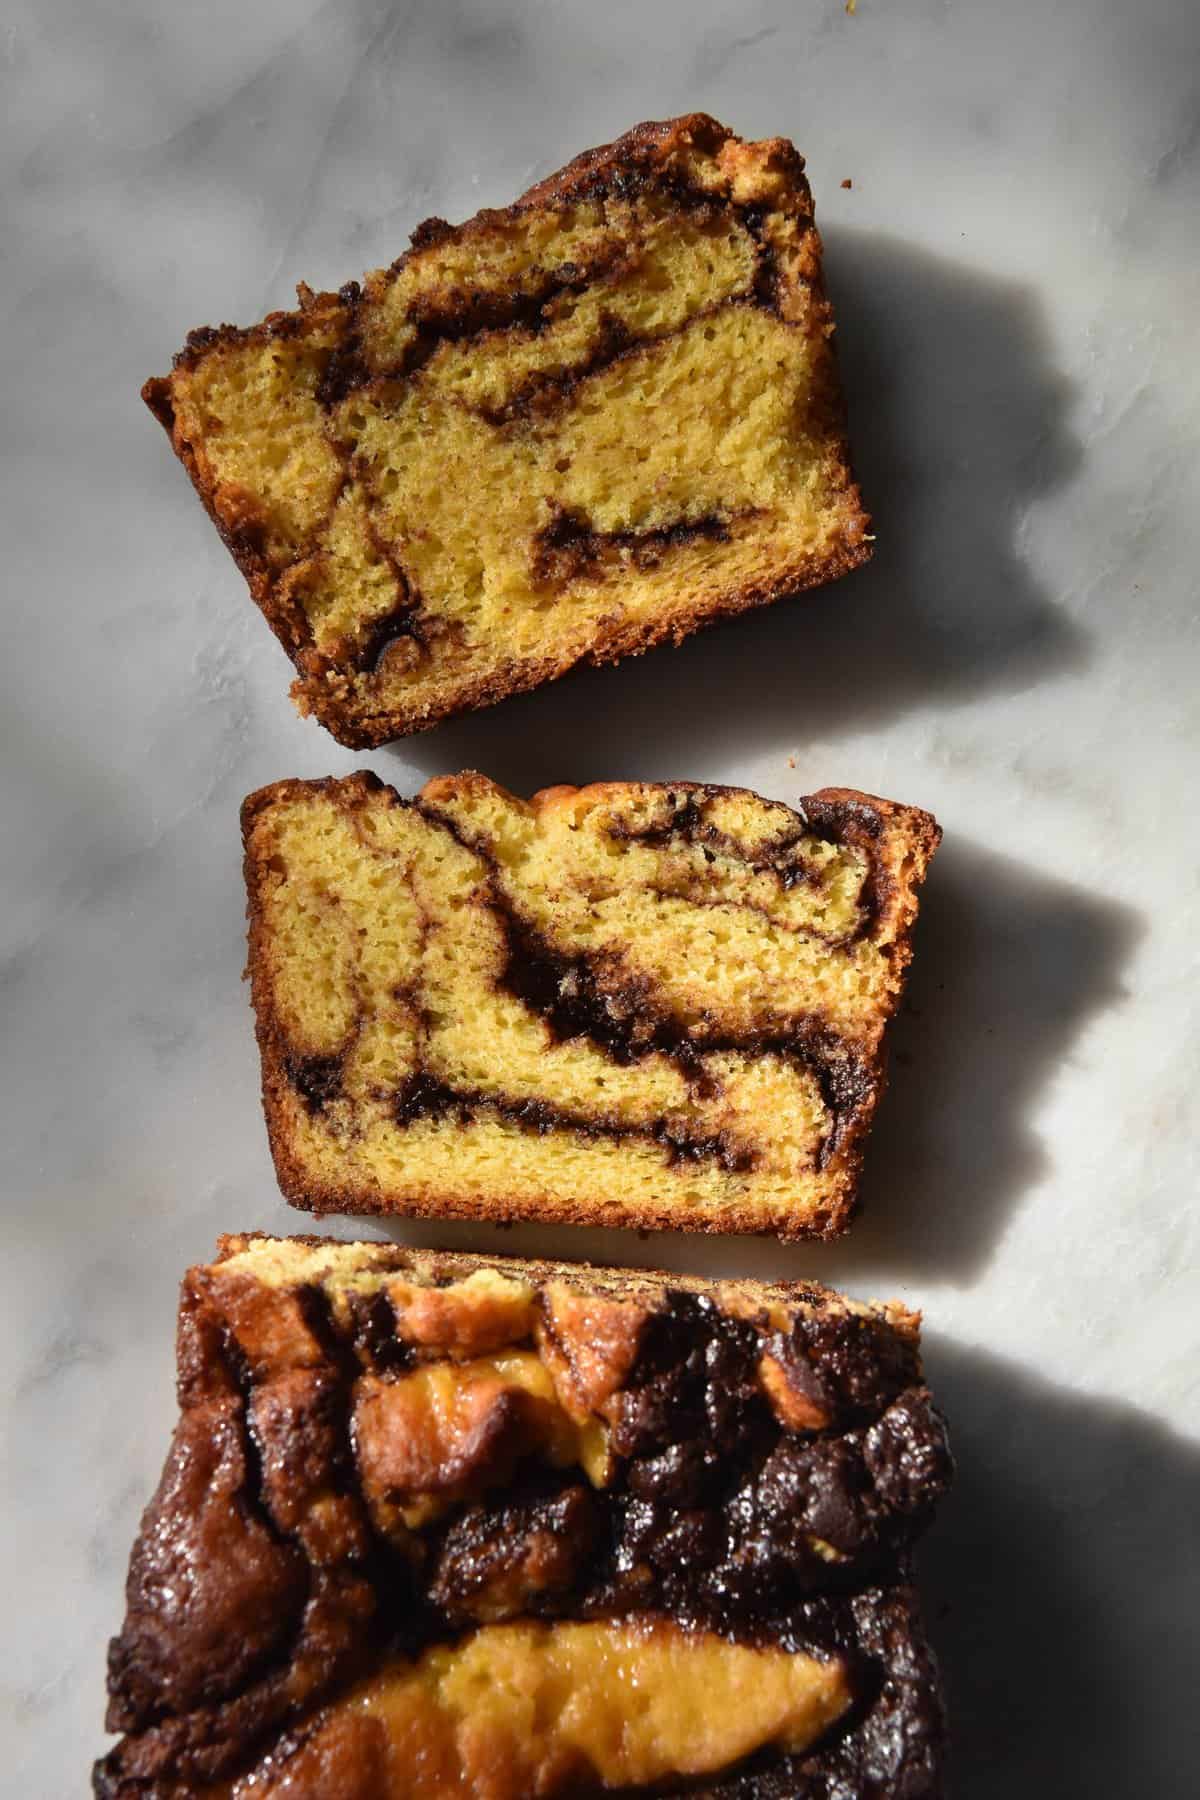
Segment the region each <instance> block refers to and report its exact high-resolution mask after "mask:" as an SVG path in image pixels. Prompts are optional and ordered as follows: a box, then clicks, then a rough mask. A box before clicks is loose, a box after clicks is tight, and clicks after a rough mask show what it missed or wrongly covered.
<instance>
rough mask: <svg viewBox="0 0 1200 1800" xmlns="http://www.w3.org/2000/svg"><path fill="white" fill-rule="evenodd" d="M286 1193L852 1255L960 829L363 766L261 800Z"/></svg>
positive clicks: (632, 785)
mask: <svg viewBox="0 0 1200 1800" xmlns="http://www.w3.org/2000/svg"><path fill="white" fill-rule="evenodd" d="M243 833H244V838H245V846H246V878H247V886H248V892H249V915H250V959H249V974H250V979H251V984H252V996H253V1002H254V1007H255V1012H256V1015H257V1026H258V1039H259V1044H260V1047H261V1051H262V1063H263V1092H264V1099H265V1106H266V1115H267V1124H268V1128H269V1132H270V1139H271V1147H272V1150H273V1152H274V1157H275V1165H276V1169H277V1172H278V1175H279V1179H280V1184H281V1186H282V1188H283V1191H284V1193H285V1194H286V1195H287V1197H288V1198H289V1199H290V1200H291V1201H293V1202H294V1203H295V1204H297V1205H299V1206H303V1207H308V1208H311V1209H313V1210H316V1211H318V1212H386V1213H393V1212H394V1213H412V1214H421V1213H424V1214H459V1215H462V1216H464V1217H468V1218H484V1219H489V1218H490V1219H500V1220H510V1219H541V1220H559V1221H571V1222H574V1223H578V1224H590V1225H625V1226H636V1227H644V1228H667V1227H669V1228H673V1229H676V1230H689V1231H696V1230H701V1231H742V1232H750V1231H757V1232H766V1231H769V1232H776V1233H778V1234H779V1235H780V1236H781V1237H801V1236H812V1235H832V1234H835V1233H837V1232H840V1231H842V1230H843V1229H844V1228H845V1226H846V1224H847V1223H848V1220H849V1216H850V1212H851V1208H852V1204H853V1200H854V1194H855V1183H856V1177H857V1173H858V1168H859V1162H860V1159H861V1154H862V1148H863V1140H864V1137H865V1134H866V1131H867V1127H868V1124H869V1122H870V1119H871V1115H872V1113H873V1111H874V1109H875V1105H876V1101H877V1098H878V1096H879V1093H880V1088H881V1083H882V1079H883V1072H884V1057H883V1035H884V1028H885V1025H886V1022H887V1019H888V1016H889V1015H890V1014H891V1013H892V1012H893V1010H894V1009H895V1007H896V1004H897V1001H898V999H899V995H900V991H901V985H902V979H903V975H904V970H905V966H906V964H907V962H908V958H909V954H910V935H911V930H912V926H913V921H914V918H915V915H916V910H917V889H918V886H919V884H920V882H921V880H922V878H923V876H924V874H925V869H926V865H927V863H928V860H929V858H930V856H931V855H932V853H933V851H934V849H935V847H936V845H937V842H938V837H939V832H938V828H937V826H936V825H935V823H934V821H933V820H932V819H931V818H930V817H929V815H928V814H927V813H923V812H920V811H918V810H917V809H915V808H913V807H906V806H899V805H896V804H895V803H893V802H891V801H887V800H878V799H873V798H871V797H869V796H867V795H865V794H859V793H854V792H850V791H846V790H840V789H826V790H824V791H823V792H821V793H818V794H813V795H810V796H809V797H808V798H806V799H804V800H802V801H800V802H799V803H798V805H797V806H795V807H788V806H783V805H779V804H776V803H773V802H770V801H767V800H763V799H760V798H759V797H758V796H757V795H754V794H751V793H748V792H746V791H745V790H742V789H737V788H719V787H707V786H698V785H695V784H689V783H685V782H678V783H673V784H668V785H663V784H656V783H653V782H602V783H598V784H596V785H593V786H590V787H585V788H570V787H558V788H549V789H547V790H545V791H544V792H543V793H540V794H538V795H536V796H535V797H534V799H533V800H532V802H529V803H526V802H525V801H522V800H519V799H517V798H516V797H514V796H513V795H512V794H509V793H507V792H505V790H504V789H503V788H500V787H497V786H496V785H495V784H494V783H493V782H491V781H489V780H487V779H486V778H485V777H484V776H482V775H476V774H463V775H456V776H449V777H444V778H441V779H438V780H434V781H431V782H429V783H428V784H427V785H426V787H425V788H424V789H423V790H422V792H421V794H420V795H419V796H418V797H417V799H415V800H414V801H411V802H410V801H406V800H402V799H401V798H400V796H399V795H398V794H396V793H395V792H394V791H393V790H392V789H391V788H388V787H385V786H384V785H383V784H382V783H381V782H379V781H378V780H376V779H375V778H374V777H373V776H371V775H367V774H360V775H354V776H350V777H348V778H346V779H344V780H338V781H315V782H308V781H283V782H279V783H277V784H275V785H274V786H272V787H268V788H264V789H262V790H261V791H260V792H259V793H256V794H253V795H252V796H251V797H250V798H249V799H248V800H247V801H246V803H245V806H244V808H243Z"/></svg>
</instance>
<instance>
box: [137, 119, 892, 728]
mask: <svg viewBox="0 0 1200 1800" xmlns="http://www.w3.org/2000/svg"><path fill="white" fill-rule="evenodd" d="M803 171H804V163H803V159H802V158H801V157H800V156H799V155H798V154H797V152H796V151H795V149H794V148H793V147H792V145H791V144H790V143H787V142H786V141H785V140H783V139H782V138H771V139H768V140H766V141H764V142H761V143H744V142H742V140H741V139H739V138H736V137H734V136H733V135H732V134H731V133H730V132H729V131H727V130H726V129H725V127H724V126H722V125H718V124H717V123H716V121H715V120H713V119H709V118H706V117H704V116H703V115H700V114H693V115H691V116H690V117H687V118H682V119H675V120H672V121H670V122H669V123H666V124H655V125H641V126H639V127H637V129H636V130H634V131H631V132H630V133H629V134H628V135H627V136H625V137H623V138H620V139H618V140H617V142H616V143H614V144H610V145H608V146H607V147H606V148H604V149H602V150H594V151H590V152H588V153H587V154H585V155H583V156H581V157H579V158H577V159H576V160H575V161H574V162H573V163H571V164H569V165H568V167H567V168H565V169H563V170H562V171H561V172H560V173H559V174H558V175H555V176H552V177H551V178H550V179H549V180H547V181H543V182H542V183H540V184H539V185H538V186H537V187H535V188H533V189H532V190H531V191H530V192H529V193H527V194H526V195H524V196H523V198H522V199H520V200H518V201H517V202H516V204H515V205H513V206H510V207H508V208H507V209H505V210H502V211H486V212H481V213H479V214H477V216H476V217H475V218H473V219H471V220H470V221H468V223H467V224H465V225H461V226H458V227H451V226H449V225H447V224H445V223H444V221H442V220H440V219H431V220H429V221H428V222H427V223H426V224H424V225H422V226H421V227H420V229H419V230H418V231H417V232H416V233H415V234H414V236H413V241H412V248H411V249H410V250H408V251H407V252H406V253H405V254H404V255H403V256H402V257H400V259H399V261H398V262H395V263H393V264H392V266H391V267H390V268H387V269H383V270H380V271H378V272H377V273H375V274H373V275H370V276H368V277H367V278H366V279H365V281H364V282H363V283H362V284H361V285H360V284H359V283H357V282H350V283H349V284H348V285H347V286H345V287H343V288H342V289H341V290H340V292H338V293H336V294H335V293H324V294H314V293H312V292H311V291H310V290H309V289H307V288H305V287H303V286H302V287H301V288H300V290H299V292H300V306H299V310H298V311H296V312H290V313H288V312H281V313H272V314H271V315H270V317H268V318H267V319H265V320H264V321H263V322H262V323H261V324H259V325H255V326H252V327H250V328H249V329H245V330H239V329H235V328H234V327H232V326H229V325H222V326H220V327H219V328H216V329H213V328H204V329H201V330H198V331H194V332H192V334H191V335H190V337H189V338H188V341H187V346H186V348H185V349H184V350H183V351H181V352H180V354H179V355H178V356H177V357H176V359H175V366H174V369H173V371H172V373H171V374H170V375H168V376H165V377H163V378H161V379H155V380H152V381H150V382H148V383H147V384H146V387H145V389H144V393H145V398H146V400H147V401H148V403H149V405H150V406H151V408H152V409H153V411H154V412H155V413H156V414H157V416H158V417H159V419H160V420H161V421H162V423H163V424H164V425H165V426H166V427H167V430H168V431H169V433H170V435H171V441H172V443H173V445H174V447H175V450H176V453H177V454H178V456H179V457H180V459H181V460H182V462H183V463H184V466H185V467H186V469H187V471H188V473H189V474H190V476H191V478H192V480H193V482H194V483H195V486H196V489H197V491H198V493H199V495H200V497H201V499H202V500H203V502H204V504H205V506H206V507H207V508H208V511H209V513H210V514H211V516H212V518H213V520H214V522H215V524H216V525H217V528H218V530H219V531H220V532H221V535H222V536H223V538H224V539H225V541H226V543H227V544H228V546H229V548H230V549H231V550H232V552H233V554H234V556H235V557H236V559H237V561H238V563H239V564H240V566H241V568H242V570H243V572H244V574H245V576H246V578H247V580H248V582H249V585H250V590H251V593H252V594H253V596H254V599H255V600H256V601H257V602H258V604H259V606H260V607H261V608H262V610H263V612H264V613H265V615H266V617H267V620H268V621H269V623H270V625H271V626H272V628H273V630H274V631H275V633H276V635H277V636H278V637H279V639H280V641H281V642H282V643H283V645H284V647H285V649H286V650H287V652H288V654H289V655H290V656H291V658H292V660H293V662H294V663H295V665H296V668H297V670H298V679H297V680H296V682H295V684H294V686H293V690H292V691H293V695H294V697H295V700H296V702H297V704H298V706H299V707H300V710H301V711H302V712H305V713H312V714H314V715H315V716H316V717H317V718H318V719H320V720H321V722H322V723H323V724H324V725H326V726H327V727H328V729H329V730H330V731H331V732H333V734H334V735H335V736H336V737H338V738H340V739H341V741H342V742H343V743H345V744H351V745H359V746H361V745H372V744H379V743H382V742H384V741H385V740H386V739H389V738H394V737H397V736H400V735H401V734H404V733H407V732H411V731H417V730H420V729H422V728H423V727H425V726H428V725H431V724H433V723H434V722H435V721H436V720H438V719H441V718H444V717H445V716H447V715H448V714H451V713H458V712H462V711H463V710H465V709H468V708H472V707H478V706H484V705H487V704H490V703H491V702H493V701H496V700H500V699H502V698H503V697H504V696H505V695H507V694H513V693H517V692H520V691H522V690H524V689H528V688H532V687H536V686H538V685H539V684H540V683H542V682H545V681H549V680H551V679H553V678H554V677H556V676H558V675H561V674H563V673H564V672H565V671H566V670H567V669H569V668H571V667H572V666H573V665H574V664H577V663H580V662H588V661H590V662H611V661H614V660H615V659H616V658H618V657H621V656H625V655H628V654H630V653H632V652H635V651H640V650H645V649H647V648H648V647H649V646H650V645H652V644H655V643H658V642H659V641H660V640H663V639H673V640H674V641H676V642H678V641H679V640H680V639H681V638H683V637H685V636H686V635H687V634H688V633H689V632H692V631H694V630H695V629H696V628H697V627H698V626H701V625H704V624H706V623H708V622H709V621H711V620H715V619H718V618H721V617H723V616H726V615H729V614H733V613H739V612H742V611H744V610H745V609H746V608H748V607H753V606H761V605H763V604H765V603H766V602H768V601H772V600H776V599H778V598H779V597H781V596H782V595H786V594H790V593H793V592H794V591H796V590H797V589H801V588H807V587H812V586H813V585H814V584H816V583H819V582H825V581H828V580H830V579H832V578H833V577H834V576H837V575H841V574H842V573H844V572H845V571H846V570H849V569H851V568H853V567H854V566H855V565H856V564H858V563H861V562H862V561H864V560H865V559H866V557H867V556H868V555H869V553H870V538H869V532H868V521H867V519H866V516H865V514H864V512H863V509H862V504H861V502H860V499H859V494H858V490H857V488H856V487H855V484H854V481H853V479H852V476H851V473H850V468H849V462H848V452H847V446H846V435H845V427H844V421H843V411H842V403H841V397H840V390H839V386H838V379H837V371H836V365H835V359H834V352H833V344H832V332H833V321H832V316H831V312H830V307H829V303H828V301H827V299H826V297H825V292H824V288H823V286H822V279H821V245H820V240H819V238H818V236H817V232H816V229H815V227H814V224H813V214H812V199H811V195H810V193H809V188H808V183H807V182H806V180H805V178H804V172H803Z"/></svg>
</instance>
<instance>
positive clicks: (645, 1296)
mask: <svg viewBox="0 0 1200 1800" xmlns="http://www.w3.org/2000/svg"><path fill="white" fill-rule="evenodd" d="M348 1241H349V1242H353V1241H355V1240H347V1239H345V1238H335V1237H331V1236H330V1235H329V1234H328V1233H325V1232H311V1231H305V1232H292V1233H290V1234H289V1235H288V1236H287V1237H280V1236H279V1234H278V1233H277V1232H271V1231H227V1232H222V1233H221V1235H220V1236H219V1237H218V1239H217V1254H216V1255H215V1256H214V1258H213V1265H212V1266H216V1265H217V1264H219V1263H223V1262H228V1260H229V1258H230V1257H231V1256H237V1255H239V1254H240V1253H241V1252H242V1251H243V1250H248V1249H250V1248H251V1246H252V1245H254V1244H260V1243H265V1244H304V1245H305V1246H306V1247H307V1248H309V1249H314V1250H319V1249H321V1248H323V1247H324V1246H325V1245H328V1246H329V1247H330V1248H331V1249H345V1247H346V1244H347V1242H348ZM370 1248H371V1249H372V1250H386V1251H387V1255H388V1266H389V1269H394V1270H395V1271H396V1272H397V1273H400V1274H405V1273H412V1274H414V1275H416V1276H418V1277H419V1278H420V1279H421V1280H423V1281H428V1282H431V1283H438V1284H441V1283H445V1282H450V1281H461V1280H465V1279H466V1277H467V1276H469V1275H473V1274H475V1273H476V1272H477V1271H478V1270H480V1269H486V1270H494V1271H495V1272H496V1273H497V1274H499V1275H507V1276H509V1277H510V1278H511V1279H512V1280H513V1281H524V1282H528V1284H529V1285H530V1286H531V1287H534V1288H538V1289H541V1288H545V1287H548V1286H549V1285H550V1284H551V1283H552V1282H565V1283H566V1284H567V1286H569V1287H572V1288H575V1289H577V1290H578V1291H579V1292H580V1293H584V1294H601V1295H603V1296H604V1298H605V1299H608V1300H631V1301H634V1302H636V1303H638V1304H642V1305H645V1304H651V1305H655V1306H660V1305H663V1304H665V1302H666V1300H667V1297H668V1295H670V1294H672V1293H685V1294H704V1295H707V1296H708V1298H709V1299H711V1300H713V1301H714V1302H715V1303H716V1304H718V1305H719V1306H721V1307H722V1308H723V1309H724V1310H725V1311H726V1312H730V1311H733V1312H736V1313H737V1314H738V1316H739V1317H745V1318H754V1317H757V1316H759V1315H761V1314H763V1313H769V1312H770V1311H771V1310H772V1309H773V1308H775V1307H779V1306H782V1307H786V1308H789V1309H790V1310H792V1311H803V1312H814V1311H822V1312H824V1311H833V1312H843V1313H844V1312H845V1311H847V1310H848V1309H850V1310H857V1309H858V1308H859V1307H860V1306H862V1307H865V1308H866V1310H867V1311H868V1312H872V1313H875V1314H877V1315H878V1316H879V1317H880V1318H883V1319H886V1320H887V1323H888V1324H889V1325H890V1326H892V1328H893V1329H894V1330H896V1331H898V1332H900V1333H901V1335H902V1336H903V1337H904V1338H906V1339H907V1340H908V1341H909V1342H910V1343H912V1344H917V1343H919V1341H920V1336H921V1314H920V1313H919V1312H914V1311H913V1310H912V1308H911V1307H910V1306H907V1305H906V1304H905V1303H904V1301H902V1300H867V1301H863V1302H851V1301H848V1300H847V1297H846V1295H845V1294H842V1293H839V1292H838V1290H837V1289H836V1288H831V1287H827V1286H826V1285H825V1283H824V1282H820V1281H810V1280H804V1281H761V1280H757V1279H755V1278H754V1277H752V1276H749V1275H746V1276H738V1277H737V1278H736V1279H730V1278H726V1277H722V1278H720V1279H718V1278H715V1277H710V1276H705V1275H684V1274H680V1273H676V1272H674V1271H672V1270H670V1269H657V1268H645V1269H643V1268H617V1267H616V1266H615V1265H613V1264H611V1263H594V1262H589V1261H588V1260H587V1259H586V1258H580V1259H579V1260H578V1261H574V1260H572V1261H568V1260H566V1259H565V1258H562V1257H552V1256H506V1255H496V1256H490V1255H485V1254H484V1253H483V1252H482V1251H478V1250H438V1249H424V1248H417V1247H415V1246H413V1245H411V1244H378V1243H374V1242H372V1243H371V1245H370ZM207 1266H209V1265H206V1264H201V1265H199V1268H200V1269H203V1268H205V1267H207ZM197 1273H198V1269H191V1270H189V1271H188V1274H187V1275H186V1276H185V1277H184V1292H185V1293H186V1291H187V1289H188V1284H189V1283H190V1282H191V1281H192V1279H193V1278H194V1276H195V1275H196V1274H197Z"/></svg>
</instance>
